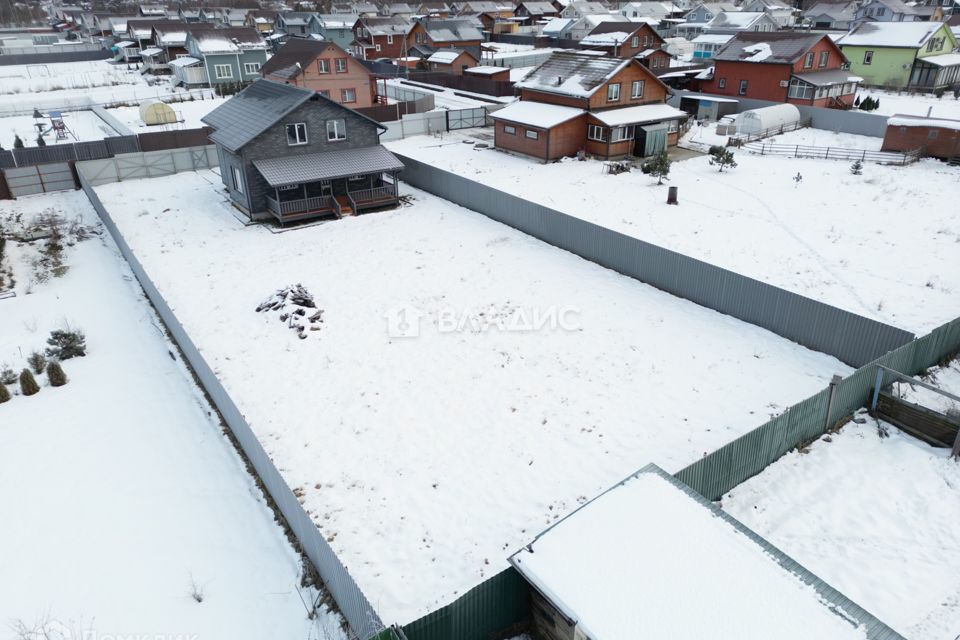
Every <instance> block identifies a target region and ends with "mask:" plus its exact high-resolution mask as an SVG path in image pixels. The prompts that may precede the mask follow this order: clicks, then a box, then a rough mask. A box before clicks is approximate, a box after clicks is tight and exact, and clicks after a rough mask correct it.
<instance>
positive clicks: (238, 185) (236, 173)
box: [233, 167, 243, 193]
mask: <svg viewBox="0 0 960 640" xmlns="http://www.w3.org/2000/svg"><path fill="white" fill-rule="evenodd" d="M233 190H234V191H239V192H240V193H243V174H242V173H240V167H233Z"/></svg>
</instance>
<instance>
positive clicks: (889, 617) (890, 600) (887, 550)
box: [723, 418, 960, 640]
mask: <svg viewBox="0 0 960 640" xmlns="http://www.w3.org/2000/svg"><path fill="white" fill-rule="evenodd" d="M888 429H889V434H890V436H889V437H888V438H881V437H880V436H879V435H878V432H877V427H876V423H875V421H874V420H873V419H872V418H868V419H867V422H866V423H864V424H856V423H849V424H847V425H846V426H845V427H843V429H842V430H841V431H840V432H839V433H836V434H833V435H830V436H828V437H826V438H821V439H820V440H819V441H817V442H816V443H815V444H813V445H812V446H811V447H810V448H809V452H808V453H799V452H796V451H795V452H792V453H789V454H787V455H786V456H784V457H783V458H782V459H780V460H779V461H777V462H775V463H774V464H773V465H772V466H770V467H768V468H767V469H766V470H765V471H764V472H763V473H761V474H759V475H757V476H755V477H753V478H751V479H750V480H747V481H746V482H745V483H743V484H741V485H740V486H738V487H737V488H735V489H734V490H733V491H732V492H730V493H729V494H728V495H726V496H724V498H723V508H724V509H726V510H727V511H728V512H729V513H730V514H731V515H733V516H734V517H736V518H737V519H739V520H740V521H741V522H743V523H744V524H746V525H747V526H748V527H750V528H751V529H753V530H754V531H756V532H757V533H759V534H760V535H762V536H764V537H765V538H766V539H767V540H769V541H770V542H772V543H773V544H774V545H776V546H778V547H779V548H780V549H782V550H783V551H784V552H786V553H787V554H788V555H790V556H792V557H793V558H794V559H795V560H796V561H797V562H800V563H801V564H803V565H804V566H805V567H807V568H808V569H809V570H810V571H812V572H813V573H815V574H817V575H819V576H820V577H821V578H823V579H824V580H826V581H827V582H829V583H830V584H831V585H833V586H834V587H836V588H837V589H839V590H840V591H841V592H842V593H843V594H844V595H846V596H848V597H849V598H851V599H852V600H854V601H855V602H856V603H857V604H859V605H860V606H862V607H863V608H864V609H866V610H867V611H869V612H870V613H872V614H874V615H875V616H877V617H878V618H880V619H881V620H883V621H884V622H886V623H887V624H888V625H890V626H891V627H893V628H894V629H896V630H897V631H898V632H900V633H901V634H903V635H904V636H905V637H907V638H911V640H955V638H956V637H957V634H958V633H960V542H958V541H957V523H958V522H960V464H958V463H957V462H956V461H953V460H950V459H949V455H950V450H949V449H934V448H932V447H930V446H928V445H926V444H925V443H923V442H921V441H919V440H917V439H915V438H912V437H910V436H908V435H905V434H903V433H902V432H901V431H899V430H898V429H896V428H895V427H893V426H889V425H888Z"/></svg>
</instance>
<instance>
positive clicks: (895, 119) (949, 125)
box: [887, 113, 960, 131]
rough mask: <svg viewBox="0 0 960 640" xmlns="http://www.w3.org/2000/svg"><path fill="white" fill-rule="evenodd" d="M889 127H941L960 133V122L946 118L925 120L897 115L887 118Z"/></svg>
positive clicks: (918, 117)
mask: <svg viewBox="0 0 960 640" xmlns="http://www.w3.org/2000/svg"><path fill="white" fill-rule="evenodd" d="M887 126H888V127H939V128H941V129H953V130H955V131H960V120H948V119H946V118H925V117H923V116H905V115H901V114H899V113H898V114H897V115H895V116H891V117H889V118H887Z"/></svg>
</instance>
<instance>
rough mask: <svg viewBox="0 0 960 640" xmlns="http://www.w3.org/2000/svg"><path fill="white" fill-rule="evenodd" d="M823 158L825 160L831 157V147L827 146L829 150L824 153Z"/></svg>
mask: <svg viewBox="0 0 960 640" xmlns="http://www.w3.org/2000/svg"><path fill="white" fill-rule="evenodd" d="M823 159H824V160H829V159H830V147H827V152H826V153H825V154H824V156H823Z"/></svg>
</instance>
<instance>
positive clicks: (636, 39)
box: [630, 36, 640, 49]
mask: <svg viewBox="0 0 960 640" xmlns="http://www.w3.org/2000/svg"><path fill="white" fill-rule="evenodd" d="M630 46H631V47H633V48H634V49H636V48H637V47H639V46H640V36H633V39H632V40H630Z"/></svg>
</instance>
